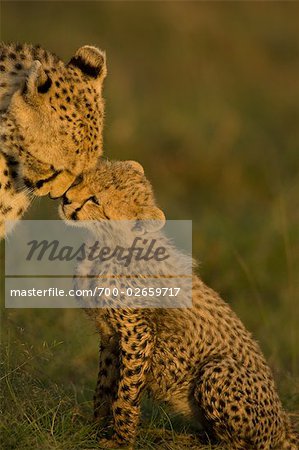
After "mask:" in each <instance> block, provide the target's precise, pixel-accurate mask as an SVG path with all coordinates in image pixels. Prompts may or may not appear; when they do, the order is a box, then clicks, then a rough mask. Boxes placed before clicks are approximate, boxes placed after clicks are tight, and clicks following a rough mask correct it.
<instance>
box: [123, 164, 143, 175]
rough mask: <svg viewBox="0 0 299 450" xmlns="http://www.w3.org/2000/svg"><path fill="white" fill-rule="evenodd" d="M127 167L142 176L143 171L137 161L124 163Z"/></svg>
mask: <svg viewBox="0 0 299 450" xmlns="http://www.w3.org/2000/svg"><path fill="white" fill-rule="evenodd" d="M126 163H127V164H129V166H131V167H133V169H135V170H137V172H140V173H141V174H142V175H143V174H144V169H143V167H142V165H141V164H140V163H139V162H137V161H126Z"/></svg>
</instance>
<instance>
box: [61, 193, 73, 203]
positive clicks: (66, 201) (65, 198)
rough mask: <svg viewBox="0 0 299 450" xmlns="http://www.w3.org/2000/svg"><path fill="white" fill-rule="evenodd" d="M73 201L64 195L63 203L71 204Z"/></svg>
mask: <svg viewBox="0 0 299 450" xmlns="http://www.w3.org/2000/svg"><path fill="white" fill-rule="evenodd" d="M71 203H72V202H71V201H70V200H69V199H68V198H67V196H66V195H63V197H62V204H63V205H70V204H71Z"/></svg>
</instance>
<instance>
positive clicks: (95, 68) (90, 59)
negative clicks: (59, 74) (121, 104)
mask: <svg viewBox="0 0 299 450" xmlns="http://www.w3.org/2000/svg"><path fill="white" fill-rule="evenodd" d="M68 65H70V66H74V67H78V69H80V70H81V72H82V73H84V75H87V76H88V77H90V78H93V79H95V80H98V81H102V80H103V79H104V78H105V77H106V75H107V66H106V53H105V52H103V51H102V50H100V49H98V48H96V47H92V46H91V45H84V46H83V47H80V48H79V49H78V50H77V51H76V53H75V55H74V56H73V57H72V59H71V60H70V62H69V63H68Z"/></svg>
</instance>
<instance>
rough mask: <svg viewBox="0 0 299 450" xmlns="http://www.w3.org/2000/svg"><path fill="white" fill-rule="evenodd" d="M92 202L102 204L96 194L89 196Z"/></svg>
mask: <svg viewBox="0 0 299 450" xmlns="http://www.w3.org/2000/svg"><path fill="white" fill-rule="evenodd" d="M88 200H90V201H91V202H93V203H95V204H96V205H99V204H100V201H99V200H98V199H97V198H96V196H95V195H93V196H92V197H89V199H88Z"/></svg>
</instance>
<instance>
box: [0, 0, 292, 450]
mask: <svg viewBox="0 0 299 450" xmlns="http://www.w3.org/2000/svg"><path fill="white" fill-rule="evenodd" d="M298 10H299V5H298V3H296V2H287V3H286V2H284V3H279V2H273V3H272V2H267V3H257V2H248V3H244V2H231V3H227V2H225V3H217V2H216V3H215V2H211V3H204V2H188V3H186V2H139V3H134V2H110V3H109V2H84V3H81V2H74V3H72V2H32V3H30V2H19V3H18V2H2V4H1V33H2V34H1V38H2V39H4V40H19V41H29V42H35V43H36V42H39V43H41V44H42V45H44V46H45V47H47V48H49V49H51V50H53V51H55V52H57V53H59V55H60V56H61V57H63V58H65V59H67V58H70V56H71V55H72V54H73V52H74V51H75V49H76V48H77V47H79V46H81V45H83V44H86V43H93V44H95V45H98V46H100V47H102V48H105V49H106V50H107V56H108V77H107V82H106V84H105V91H104V93H105V97H106V101H107V108H106V110H107V112H106V127H105V136H104V137H105V140H104V141H105V153H106V155H107V156H109V157H111V158H115V159H136V160H138V161H140V162H141V163H142V164H143V165H144V167H145V170H146V173H147V175H148V176H149V178H150V179H151V180H152V182H153V185H154V188H155V192H156V194H157V198H158V200H159V203H160V206H161V207H162V209H163V210H164V211H165V213H166V215H167V217H168V218H171V219H192V220H193V252H194V256H195V257H196V258H197V259H199V260H200V261H201V264H200V273H201V275H202V277H203V279H204V280H205V281H206V282H207V283H208V284H209V285H211V286H212V287H213V288H215V289H216V290H218V291H219V292H220V293H221V294H222V296H223V297H224V298H226V299H228V301H229V302H230V303H231V304H232V306H233V308H234V309H235V310H236V312H237V313H238V314H239V315H240V317H241V318H242V320H243V321H244V323H245V324H246V326H247V327H248V328H249V329H250V330H251V331H252V332H253V334H254V336H255V338H256V339H257V340H258V341H259V342H260V344H261V347H262V348H263V351H264V353H265V355H266V357H267V359H268V361H269V364H270V366H271V368H272V369H273V372H274V375H275V378H276V381H277V385H278V388H279V391H280V395H281V398H282V401H283V403H284V406H285V408H286V409H288V410H289V411H290V412H291V413H292V415H293V418H294V421H295V422H298V414H299V346H298V341H299V339H298V325H297V324H298V322H299V317H298V303H299V283H298V280H299V204H298V202H299V182H298V172H299V157H298V155H299V148H298V142H299V130H298V123H299V109H298V104H299V86H298V79H299V64H298V61H299V31H298V23H297V22H298V20H297V17H298ZM26 218H30V219H33V218H34V219H41V218H43V219H53V218H57V202H54V201H50V200H47V199H38V200H36V201H35V203H34V205H33V207H32V209H31V210H30V212H29V213H28V214H27V215H26ZM2 250H3V252H2V256H1V257H0V263H3V266H1V267H3V269H1V276H2V278H1V287H2V286H3V285H4V283H3V281H4V278H3V276H4V246H3V247H2ZM1 301H2V304H3V302H4V288H2V290H1ZM1 333H2V336H1V346H2V347H1V356H2V357H1V377H3V378H2V380H1V383H2V390H1V396H2V398H1V412H2V414H1V423H0V427H1V441H0V442H1V445H2V447H3V448H4V449H5V450H6V449H38V450H39V449H87V448H97V430H96V428H95V426H94V424H93V423H92V420H91V417H92V404H91V399H92V393H93V388H94V384H95V380H96V371H97V346H98V338H97V336H96V333H95V332H94V329H93V328H92V325H91V324H90V323H89V322H88V321H87V319H86V318H85V316H84V314H83V313H82V312H81V311H77V310H63V311H61V310H59V311H58V310H41V311H40V310H25V309H24V310H21V309H20V310H5V309H4V308H3V309H2V315H1ZM187 427H188V424H186V423H184V422H179V421H178V420H177V418H176V417H173V416H170V415H169V413H168V412H167V411H166V410H165V409H164V406H163V407H162V406H161V405H160V406H155V408H154V409H152V406H151V405H150V404H148V403H147V402H146V401H145V404H144V420H143V423H142V429H141V433H140V437H139V446H140V448H144V449H152V448H154V449H156V448H157V449H167V450H168V449H177V450H182V449H184V446H185V448H186V449H187V448H188V449H189V448H192V446H194V447H195V448H196V447H199V448H201V447H200V446H199V444H198V442H197V440H196V439H195V438H192V437H191V435H192V432H191V430H189V429H188V428H187Z"/></svg>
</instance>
